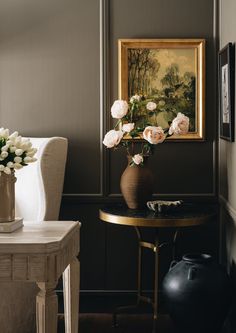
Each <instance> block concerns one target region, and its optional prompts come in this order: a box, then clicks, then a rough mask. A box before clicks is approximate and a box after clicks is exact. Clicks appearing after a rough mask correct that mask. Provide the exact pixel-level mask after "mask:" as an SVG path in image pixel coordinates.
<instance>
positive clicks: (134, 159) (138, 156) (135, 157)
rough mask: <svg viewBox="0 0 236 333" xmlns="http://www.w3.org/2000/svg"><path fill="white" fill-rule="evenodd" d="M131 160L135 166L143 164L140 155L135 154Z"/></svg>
mask: <svg viewBox="0 0 236 333" xmlns="http://www.w3.org/2000/svg"><path fill="white" fill-rule="evenodd" d="M132 160H133V162H134V163H135V164H136V165H139V164H140V163H143V156H142V155H140V154H136V155H134V156H133V157H132Z"/></svg>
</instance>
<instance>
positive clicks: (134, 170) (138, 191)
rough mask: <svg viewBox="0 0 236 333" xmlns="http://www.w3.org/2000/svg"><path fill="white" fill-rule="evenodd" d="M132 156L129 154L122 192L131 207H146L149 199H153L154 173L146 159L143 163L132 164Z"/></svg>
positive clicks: (122, 180) (122, 181)
mask: <svg viewBox="0 0 236 333" xmlns="http://www.w3.org/2000/svg"><path fill="white" fill-rule="evenodd" d="M130 161H131V157H130V156H128V165H127V167H126V169H125V170H124V172H123V174H122V176H121V180H120V188H121V193H122V195H123V197H124V199H125V202H126V204H127V206H128V207H129V208H131V209H139V208H140V209H142V208H145V207H146V203H147V201H149V200H151V197H152V192H153V190H152V189H153V174H152V172H151V170H150V169H149V168H148V166H147V161H146V160H144V164H143V165H136V164H135V165H132V166H130Z"/></svg>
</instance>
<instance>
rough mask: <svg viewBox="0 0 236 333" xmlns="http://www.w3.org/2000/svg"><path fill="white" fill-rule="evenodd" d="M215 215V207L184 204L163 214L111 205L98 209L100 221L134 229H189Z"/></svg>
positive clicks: (212, 205) (211, 205)
mask: <svg viewBox="0 0 236 333" xmlns="http://www.w3.org/2000/svg"><path fill="white" fill-rule="evenodd" d="M216 215H217V205H214V204H190V203H184V204H183V205H181V206H180V207H178V208H175V209H172V210H170V211H168V212H165V213H158V212H154V211H151V210H149V209H148V208H147V209H142V210H136V209H129V208H127V207H126V206H124V205H117V204H114V205H111V206H107V207H104V208H102V209H100V211H99V217H100V219H101V220H102V221H104V222H108V223H115V224H121V225H129V226H134V227H160V228H167V227H190V226H196V225H200V224H203V223H206V222H208V221H210V220H211V219H212V218H213V217H214V216H216Z"/></svg>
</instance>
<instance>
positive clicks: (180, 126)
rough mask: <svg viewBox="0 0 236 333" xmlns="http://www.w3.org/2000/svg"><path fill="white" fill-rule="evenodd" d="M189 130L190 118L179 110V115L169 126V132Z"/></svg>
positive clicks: (179, 133)
mask: <svg viewBox="0 0 236 333" xmlns="http://www.w3.org/2000/svg"><path fill="white" fill-rule="evenodd" d="M188 130H189V118H188V117H186V116H185V115H184V114H183V113H181V112H179V113H178V114H177V117H176V118H175V119H174V120H173V121H172V124H171V125H170V128H169V134H170V135H172V134H176V135H181V134H187V133H188Z"/></svg>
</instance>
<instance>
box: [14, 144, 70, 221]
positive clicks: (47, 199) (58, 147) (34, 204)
mask: <svg viewBox="0 0 236 333" xmlns="http://www.w3.org/2000/svg"><path fill="white" fill-rule="evenodd" d="M29 139H30V140H31V142H32V146H33V147H34V148H37V149H38V151H37V153H36V155H35V157H36V158H37V161H36V162H34V163H32V164H29V165H28V166H25V167H23V168H22V169H21V170H18V171H16V178H17V181H16V186H15V192H16V193H15V198H16V217H23V219H24V220H27V221H43V220H44V221H49V220H58V217H59V210H60V204H61V195H62V190H63V184H64V174H65V164H66V157H67V146H68V142H67V139H66V138H61V137H52V138H29Z"/></svg>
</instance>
